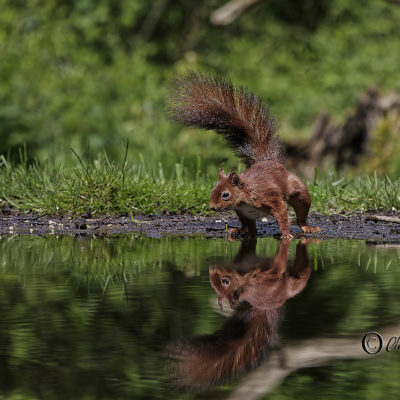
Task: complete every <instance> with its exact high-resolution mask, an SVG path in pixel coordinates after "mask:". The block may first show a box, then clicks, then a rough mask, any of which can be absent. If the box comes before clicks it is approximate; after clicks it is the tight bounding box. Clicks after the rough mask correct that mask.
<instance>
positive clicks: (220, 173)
mask: <svg viewBox="0 0 400 400" xmlns="http://www.w3.org/2000/svg"><path fill="white" fill-rule="evenodd" d="M218 177H219V179H222V178H225V177H226V175H225V172H224V168H223V167H221V168H220V169H219V172H218Z"/></svg>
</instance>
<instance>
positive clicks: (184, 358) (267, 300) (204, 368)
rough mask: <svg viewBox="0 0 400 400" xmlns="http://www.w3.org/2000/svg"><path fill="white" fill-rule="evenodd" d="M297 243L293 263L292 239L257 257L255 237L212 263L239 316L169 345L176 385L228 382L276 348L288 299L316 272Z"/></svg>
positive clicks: (214, 281) (219, 288) (216, 284)
mask: <svg viewBox="0 0 400 400" xmlns="http://www.w3.org/2000/svg"><path fill="white" fill-rule="evenodd" d="M313 240H315V239H302V240H301V241H300V242H299V243H298V244H297V246H296V258H295V260H294V262H290V261H289V262H288V258H289V257H288V256H289V245H290V240H288V239H283V240H282V241H281V242H280V244H279V247H278V249H277V251H276V253H275V256H274V257H273V259H270V258H266V257H260V256H257V255H256V245H257V242H256V240H248V241H242V244H241V248H240V251H239V253H238V255H237V256H236V257H235V260H234V262H233V263H232V264H231V265H227V266H226V265H213V266H210V269H209V274H210V283H211V285H212V287H213V288H214V290H215V291H216V293H217V295H218V303H220V304H221V303H222V300H224V299H227V300H228V301H229V304H230V306H231V307H232V308H234V314H233V315H232V316H231V317H230V318H229V319H227V320H226V321H225V323H224V324H223V325H222V327H221V328H220V329H218V330H217V331H216V332H214V333H212V334H209V335H202V336H197V337H192V338H186V339H180V340H177V341H174V342H171V343H170V344H169V345H168V348H167V352H168V355H169V357H170V358H171V364H170V366H171V374H172V376H173V380H174V383H175V384H177V385H179V386H183V387H186V388H190V389H192V390H193V391H200V390H204V389H209V388H211V387H212V386H214V385H219V384H222V383H226V382H229V381H230V380H231V378H232V377H237V376H240V375H242V374H243V373H245V372H246V371H248V370H250V369H253V368H255V367H256V366H257V365H259V364H260V362H261V361H262V360H263V359H265V358H266V357H267V356H268V354H269V352H270V351H271V350H272V349H273V348H274V347H275V343H276V340H277V338H278V329H279V324H280V321H281V319H282V316H283V309H284V304H285V302H286V301H287V300H288V299H290V298H292V297H294V296H296V295H298V294H299V293H300V292H302V291H303V289H304V288H305V287H306V285H307V282H308V279H309V277H310V274H311V266H310V262H309V260H308V256H307V248H306V247H307V245H308V244H309V243H310V242H311V241H313Z"/></svg>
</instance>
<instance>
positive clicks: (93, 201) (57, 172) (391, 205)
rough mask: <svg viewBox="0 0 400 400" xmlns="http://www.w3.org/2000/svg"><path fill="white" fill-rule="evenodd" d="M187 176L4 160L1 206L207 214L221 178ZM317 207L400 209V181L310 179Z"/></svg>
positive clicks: (102, 162) (102, 163) (100, 164)
mask: <svg viewBox="0 0 400 400" xmlns="http://www.w3.org/2000/svg"><path fill="white" fill-rule="evenodd" d="M200 172H201V171H200V169H199V170H198V172H197V174H196V178H194V179H190V178H187V177H186V175H185V173H184V170H183V168H182V165H181V164H177V166H176V174H175V176H174V177H171V178H170V179H166V178H165V177H164V173H163V168H162V165H161V164H160V167H159V172H158V175H157V176H155V175H154V174H150V173H149V172H148V171H147V170H146V168H145V167H144V162H143V163H141V164H138V165H134V166H130V167H126V165H125V163H123V167H121V166H119V165H117V164H115V163H112V162H110V161H109V160H108V159H107V157H106V156H104V157H103V158H100V159H98V160H95V161H94V162H92V163H90V164H87V165H85V164H84V163H83V162H81V163H79V164H78V166H77V167H76V168H74V169H67V170H62V169H60V168H59V167H54V166H51V165H50V164H49V163H45V164H39V163H35V164H32V165H29V166H28V165H27V164H26V163H21V164H19V165H18V166H13V165H11V164H10V163H9V162H7V161H6V160H5V159H4V158H3V159H2V160H0V206H2V205H5V204H8V205H10V206H12V207H14V208H16V209H18V210H20V211H33V212H37V213H49V214H69V213H82V212H87V211H90V212H91V213H92V215H95V216H96V215H100V214H107V215H110V214H123V213H127V214H130V215H132V218H133V215H134V214H154V213H163V212H169V213H171V214H174V213H177V214H179V213H192V214H207V213H209V210H208V201H209V193H210V191H211V190H212V188H213V186H214V184H215V181H216V178H215V179H211V178H208V179H206V178H204V177H202V175H201V173H200ZM308 187H309V190H310V193H311V196H312V199H313V210H314V211H318V212H322V213H333V212H341V211H345V212H354V211H368V210H369V211H378V210H393V209H395V210H398V209H399V208H400V180H399V179H397V180H391V179H389V178H388V177H384V178H382V177H378V176H377V175H373V176H363V177H358V178H352V177H349V176H346V175H344V176H341V177H340V176H338V175H336V174H331V175H327V176H325V177H324V178H319V177H317V176H316V178H315V179H314V180H313V181H312V182H308Z"/></svg>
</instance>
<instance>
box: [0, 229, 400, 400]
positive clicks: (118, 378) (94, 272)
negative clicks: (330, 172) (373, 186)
mask: <svg viewBox="0 0 400 400" xmlns="http://www.w3.org/2000/svg"><path fill="white" fill-rule="evenodd" d="M399 259H400V249H399V248H398V247H379V246H378V247H377V246H368V245H367V244H366V243H365V242H363V241H344V240H343V241H340V240H336V241H333V240H327V241H322V242H314V243H304V242H303V244H301V241H300V240H293V241H291V242H290V243H289V242H287V243H286V242H281V241H279V240H275V239H271V238H264V239H259V240H258V242H257V244H255V243H250V244H247V245H246V246H243V245H242V246H241V243H240V242H225V241H224V240H217V239H212V240H210V239H205V238H201V237H188V238H178V237H165V238H162V239H151V238H145V237H141V236H136V235H134V236H126V235H125V236H116V237H111V238H82V237H80V238H75V237H70V236H65V237H55V236H16V237H11V236H4V237H2V238H1V239H0V398H4V399H52V398H57V399H109V398H113V399H127V398H137V399H157V398H160V399H163V398H174V399H180V398H182V399H184V398H208V399H210V398H240V397H238V396H241V398H257V396H255V395H254V392H255V390H254V389H255V387H256V386H257V387H259V388H260V393H264V394H262V395H261V397H259V398H265V399H269V398H274V399H276V398H278V399H292V398H294V397H297V398H305V399H307V398H310V399H311V398H315V393H318V397H321V398H330V399H332V398H334V399H336V398H338V399H339V398H342V397H346V398H355V399H356V398H357V399H359V398H374V399H376V398H385V399H391V398H393V399H394V398H397V395H398V392H399V390H400V384H399V383H398V382H399V379H398V377H399V374H400V356H399V354H400V352H399V351H394V350H393V346H392V348H391V349H390V350H393V351H390V352H387V351H386V350H385V348H383V349H382V351H381V352H380V353H379V354H378V355H376V356H373V355H369V354H367V353H365V351H364V350H363V349H362V347H361V340H362V337H363V336H364V335H365V334H366V333H367V332H369V331H372V330H373V331H377V332H378V333H379V332H380V333H381V334H382V336H383V337H384V340H385V342H386V341H388V340H389V339H390V338H391V337H392V336H393V335H394V334H395V333H396V332H397V336H400V296H399V293H400V279H399V278H400V268H399V265H400V263H399ZM210 274H211V277H212V278H213V279H214V280H213V284H211V283H210ZM222 279H223V280H222ZM235 282H236V283H235ZM234 283H235V285H236V286H235V287H233V286H234ZM229 288H230V289H229ZM249 288H250V289H249ZM228 289H229V290H231V291H230V292H229V290H228ZM218 298H219V300H220V301H219V302H220V303H221V305H222V310H221V309H220V308H219V306H218ZM229 302H231V303H232V306H233V307H234V308H235V310H232V309H231V307H230V305H229ZM388 335H390V336H388ZM371 346H372V347H373V343H371ZM322 353H325V356H324V357H322ZM238 354H240V357H238ZM224 360H225V361H224ZM224 362H225V364H224ZM216 365H217V366H218V368H215V366H216ZM257 373H258V375H257ZM279 374H280V375H279ZM275 377H277V378H276V379H275ZM274 379H275V380H274ZM204 391H206V392H204ZM194 392H196V393H194ZM243 393H244V394H243ZM252 396H253V397H252Z"/></svg>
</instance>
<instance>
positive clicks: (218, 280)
mask: <svg viewBox="0 0 400 400" xmlns="http://www.w3.org/2000/svg"><path fill="white" fill-rule="evenodd" d="M209 274H210V283H211V286H212V287H213V288H214V290H215V291H216V292H217V295H218V304H219V306H220V307H221V308H222V301H223V300H224V299H227V300H228V301H229V304H230V306H231V307H234V306H235V305H236V304H237V303H238V302H239V301H240V300H241V299H242V293H243V283H242V282H241V277H240V275H239V274H238V273H237V272H236V271H234V270H228V269H226V268H223V267H219V266H217V265H215V266H210V268H209Z"/></svg>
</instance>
